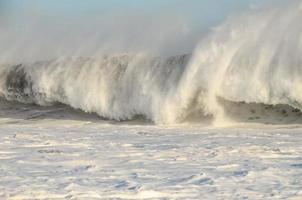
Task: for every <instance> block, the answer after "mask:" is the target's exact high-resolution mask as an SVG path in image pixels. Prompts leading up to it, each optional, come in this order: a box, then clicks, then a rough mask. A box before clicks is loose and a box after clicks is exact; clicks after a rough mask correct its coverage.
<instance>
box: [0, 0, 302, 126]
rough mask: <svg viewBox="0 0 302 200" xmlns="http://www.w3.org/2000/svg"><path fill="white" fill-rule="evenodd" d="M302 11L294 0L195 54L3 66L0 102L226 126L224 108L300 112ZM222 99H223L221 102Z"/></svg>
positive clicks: (218, 32)
mask: <svg viewBox="0 0 302 200" xmlns="http://www.w3.org/2000/svg"><path fill="white" fill-rule="evenodd" d="M301 11H302V4H301V1H300V0H291V1H287V2H286V3H281V4H278V5H276V6H274V7H271V8H263V9H256V10H252V11H249V12H248V13H245V14H242V15H240V16H234V17H232V18H230V19H229V20H227V21H226V22H225V23H224V24H222V25H221V26H220V27H218V28H216V29H215V30H214V31H213V32H212V33H211V34H210V35H209V36H208V37H207V38H205V39H203V40H202V42H201V43H200V44H199V45H198V47H197V48H196V50H195V52H194V53H193V54H192V55H183V56H175V57H170V58H153V57H150V56H146V55H139V54H135V55H130V54H127V55H122V56H107V57H106V56H104V57H101V58H94V59H86V58H63V59H57V60H53V61H48V62H37V63H33V64H22V65H19V66H18V65H16V66H13V67H8V66H2V67H1V73H0V74H1V91H0V93H1V95H2V96H4V97H6V98H7V99H13V100H19V101H22V102H34V103H37V104H40V105H47V104H50V103H54V102H61V103H64V104H68V105H70V106H72V107H74V108H80V109H82V110H84V111H86V112H96V113H98V114H99V115H100V116H102V117H106V118H109V119H115V120H124V119H131V118H133V117H134V116H136V115H143V116H145V117H146V118H148V119H151V120H153V121H154V122H156V123H178V122H182V121H184V120H185V119H187V118H188V117H189V116H191V115H195V114H196V113H201V115H210V116H214V118H215V119H216V122H225V121H227V120H226V118H227V115H226V114H227V113H226V112H225V108H226V106H227V104H225V103H224V102H225V100H226V101H232V102H245V103H259V104H269V105H277V104H285V105H289V106H292V107H294V108H299V109H301V108H302V106H301V105H302V80H301V79H302V78H301V77H302V76H301V75H302V58H301V55H302V35H301V33H302V25H301V19H302V12H301ZM221 99H223V100H222V101H221Z"/></svg>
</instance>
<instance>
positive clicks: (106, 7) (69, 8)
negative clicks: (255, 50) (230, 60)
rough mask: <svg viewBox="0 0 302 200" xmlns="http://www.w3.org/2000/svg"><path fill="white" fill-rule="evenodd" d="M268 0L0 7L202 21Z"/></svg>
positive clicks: (101, 0) (18, 1)
mask: <svg viewBox="0 0 302 200" xmlns="http://www.w3.org/2000/svg"><path fill="white" fill-rule="evenodd" d="M268 1H269V0H0V9H1V10H0V11H1V13H2V14H3V13H6V15H10V16H14V17H17V16H21V15H22V14H23V13H29V12H32V13H35V14H36V15H39V16H40V17H41V16H44V17H46V16H47V17H56V16H62V15H65V16H71V17H80V16H81V17H82V16H92V15H102V14H104V13H110V12H116V11H119V12H124V11H127V12H134V13H135V12H147V13H151V14H154V15H156V14H157V13H158V12H164V11H166V12H167V14H169V13H171V12H173V13H180V14H182V15H186V16H188V17H190V18H192V19H193V20H194V21H200V22H201V23H211V22H213V21H214V22H215V21H219V20H221V19H223V18H224V17H225V16H227V15H229V14H230V13H233V12H238V11H239V12H240V11H241V10H244V9H246V8H248V7H249V6H250V5H251V4H258V3H264V2H268Z"/></svg>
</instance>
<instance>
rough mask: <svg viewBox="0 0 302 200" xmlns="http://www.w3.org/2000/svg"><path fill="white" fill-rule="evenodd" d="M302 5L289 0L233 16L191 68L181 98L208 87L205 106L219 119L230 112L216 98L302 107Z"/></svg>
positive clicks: (201, 47) (203, 47)
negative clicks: (225, 112) (226, 111)
mask: <svg viewBox="0 0 302 200" xmlns="http://www.w3.org/2000/svg"><path fill="white" fill-rule="evenodd" d="M301 8H302V3H301V1H300V0H295V1H286V3H285V2H283V3H281V4H279V5H277V6H275V7H274V8H269V9H268V8H266V9H261V10H259V9H257V10H255V11H251V12H249V13H246V14H243V15H242V16H236V17H232V18H230V19H229V20H228V21H227V22H225V23H224V24H223V25H221V26H220V27H218V28H216V29H215V31H214V32H213V34H211V35H210V36H209V37H208V38H207V39H206V40H204V41H203V42H201V44H200V45H199V47H198V48H197V50H196V52H195V54H194V56H193V58H192V61H191V63H190V65H189V66H188V67H187V71H186V75H185V76H186V78H185V81H184V82H183V83H182V88H181V91H182V95H181V96H188V95H187V93H188V91H190V92H189V96H193V95H194V94H196V92H197V91H198V90H199V89H200V88H203V89H204V90H205V92H204V94H203V96H202V98H200V99H201V100H200V101H201V105H202V106H203V107H204V108H205V110H206V111H207V112H209V113H211V114H214V115H215V116H216V119H217V120H219V119H221V118H223V117H224V116H225V114H224V109H223V105H221V104H220V103H219V102H218V100H217V97H220V98H223V99H225V100H229V101H234V102H245V103H261V104H270V105H276V104H286V105H290V106H292V107H295V108H299V109H301V105H302V104H301V103H302V81H301V80H302V79H301V77H302V76H301V75H302V57H301V55H302V25H301V19H302V12H301V11H302V10H301ZM183 94H186V95H183Z"/></svg>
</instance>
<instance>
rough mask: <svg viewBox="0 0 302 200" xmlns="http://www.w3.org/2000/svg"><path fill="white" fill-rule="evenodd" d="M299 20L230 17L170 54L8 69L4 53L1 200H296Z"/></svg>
mask: <svg viewBox="0 0 302 200" xmlns="http://www.w3.org/2000/svg"><path fill="white" fill-rule="evenodd" d="M301 9H302V3H301V1H300V0H289V1H286V2H283V3H276V4H275V5H270V6H266V7H259V8H253V9H250V10H247V11H245V12H242V13H241V14H237V15H233V16H231V17H229V18H228V19H226V21H225V22H223V23H221V24H220V25H219V26H216V27H215V28H213V30H212V31H210V32H209V33H208V34H207V35H206V36H204V37H202V38H201V39H200V41H198V42H196V45H195V46H194V49H193V50H192V51H191V52H190V53H183V54H179V55H165V54H162V55H155V54H150V53H147V52H135V51H126V52H123V53H120V52H119V53H112V54H105V53H104V54H90V55H87V54H86V55H76V54H75V55H72V56H71V55H67V54H66V55H65V54H62V55H61V56H57V57H54V58H44V57H43V58H42V57H41V58H40V57H36V56H32V55H31V56H29V57H28V58H26V59H18V55H19V56H20V55H21V54H17V53H16V52H17V51H16V52H15V50H16V49H18V48H17V47H16V46H14V45H16V43H18V42H20V41H17V40H16V43H13V44H12V45H11V49H7V52H6V53H2V54H1V55H0V97H1V99H0V177H1V178H0V198H1V199H301V198H302V182H301V180H302V143H301V142H302V141H301V140H302V139H301V135H302V126H301V124H302V112H301V111H302V110H301V109H302V95H301V94H302V79H301V76H302V58H301V56H300V55H301V53H302V25H301V19H302V12H301ZM4 33H5V31H4ZM0 37H7V36H6V34H2V35H0ZM2 40H3V41H4V39H3V38H1V41H2ZM32 40H33V39H32V38H31V42H32V46H28V48H29V49H31V48H34V47H35V42H34V40H33V41H32ZM23 42H24V41H23ZM17 46H18V45H17ZM1 52H4V51H3V49H1ZM33 52H34V51H33ZM19 53H20V52H19ZM22 55H26V52H24V54H22ZM20 57H22V56H20Z"/></svg>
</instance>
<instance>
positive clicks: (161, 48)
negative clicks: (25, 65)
mask: <svg viewBox="0 0 302 200" xmlns="http://www.w3.org/2000/svg"><path fill="white" fill-rule="evenodd" d="M269 1H271V0H0V44H1V47H0V53H2V54H3V53H5V54H7V55H8V56H6V57H7V58H11V57H15V56H16V55H18V58H21V56H23V57H32V56H35V57H38V58H36V59H40V57H43V56H44V57H57V56H59V55H65V54H66V55H67V54H68V55H73V54H79V55H82V54H83V55H90V54H94V53H95V52H107V53H115V52H117V53H120V52H141V51H148V52H152V53H154V54H160V55H162V54H165V53H166V54H180V53H189V52H192V51H193V49H194V47H195V46H196V44H197V43H198V42H199V41H200V39H201V38H202V37H203V36H204V35H205V34H207V33H208V32H209V31H210V30H211V28H212V27H215V26H216V25H217V24H219V23H220V22H221V21H223V20H224V19H225V18H226V16H228V15H231V14H236V13H238V12H239V13H240V12H245V10H248V9H249V8H250V7H251V6H257V5H258V4H263V3H266V2H269ZM275 1H277V0H275ZM42 54H43V55H42Z"/></svg>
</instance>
